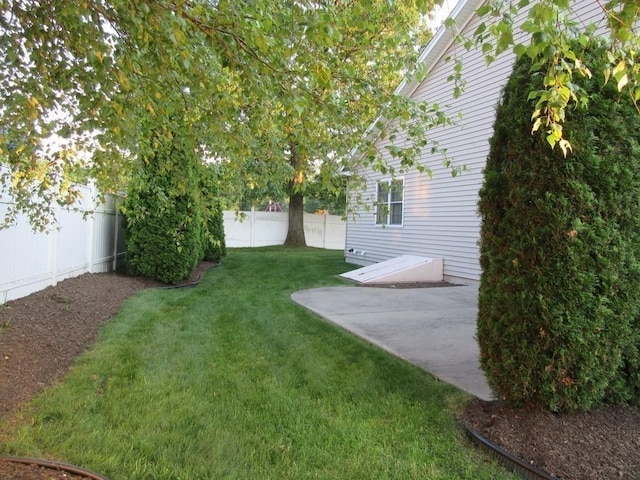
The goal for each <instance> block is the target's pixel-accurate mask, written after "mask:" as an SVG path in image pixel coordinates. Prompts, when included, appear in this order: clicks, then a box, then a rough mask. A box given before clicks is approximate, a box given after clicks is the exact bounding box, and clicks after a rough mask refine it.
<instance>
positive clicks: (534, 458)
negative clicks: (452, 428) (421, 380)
mask: <svg viewBox="0 0 640 480" xmlns="http://www.w3.org/2000/svg"><path fill="white" fill-rule="evenodd" d="M212 266H214V264H211V263H204V262H203V263H202V264H201V265H200V266H199V267H198V270H197V271H196V272H194V275H193V276H192V277H191V278H190V279H188V280H186V281H185V282H183V283H184V284H190V283H193V282H196V281H197V280H198V279H199V277H200V274H201V273H202V272H203V271H205V270H206V269H208V268H211V267H212ZM160 286H162V285H161V284H158V283H156V282H152V281H149V280H146V279H142V278H134V277H128V276H124V275H119V274H85V275H82V276H80V277H76V278H72V279H68V280H65V281H63V282H60V283H58V284H57V285H56V286H53V287H49V288H47V289H45V290H42V291H40V292H37V293H34V294H32V295H29V296H28V297H24V298H21V299H18V300H14V301H11V302H7V303H6V304H4V305H2V306H0V394H1V395H2V396H1V398H0V420H4V421H5V422H4V423H3V424H2V425H3V426H4V430H2V429H0V442H1V441H2V440H3V438H5V437H7V436H9V435H10V434H11V432H10V431H9V430H11V428H12V425H13V424H14V423H15V422H19V420H18V418H17V415H16V414H17V412H18V410H19V408H20V406H21V405H22V404H23V403H24V402H25V401H27V400H29V399H30V398H31V397H33V396H34V395H36V394H37V393H39V392H41V391H42V390H43V389H45V388H46V387H47V386H49V385H51V384H52V383H54V382H55V381H57V380H59V379H61V378H62V377H64V375H65V374H66V373H67V372H68V370H69V368H70V367H71V365H72V364H73V362H74V360H75V358H76V357H77V356H78V355H79V354H81V353H82V352H83V351H85V350H86V349H87V348H89V347H90V346H91V344H92V343H93V342H95V340H96V338H97V334H98V332H99V331H100V329H101V328H102V326H103V325H104V324H105V322H107V321H108V319H109V318H111V317H112V316H113V315H114V314H115V313H117V311H118V310H119V309H120V306H121V305H122V303H123V302H124V301H125V300H126V299H127V298H128V297H130V296H131V295H133V294H134V293H136V292H138V291H139V290H142V289H145V288H150V287H160ZM418 286H420V287H433V286H442V285H434V284H428V285H427V284H424V285H417V284H414V285H412V286H411V287H409V286H408V285H407V284H397V286H396V287H395V288H416V287H418ZM387 288H389V286H387ZM392 288H394V287H392ZM460 421H461V422H463V421H466V422H467V423H468V424H469V425H470V426H471V427H472V428H473V429H474V430H476V431H477V432H478V433H480V434H481V435H483V436H484V437H486V438H488V439H489V440H490V441H492V442H493V443H495V444H497V445H500V446H501V447H503V448H505V449H506V450H508V451H509V452H511V453H513V454H515V455H518V456H520V457H521V458H523V459H526V460H527V461H529V462H532V463H534V464H536V465H537V466H539V467H541V468H543V469H544V470H545V471H547V472H549V473H552V474H554V475H556V476H557V477H558V478H562V479H565V480H595V479H597V480H602V479H617V480H638V479H640V410H639V409H637V408H624V407H608V408H605V409H602V410H599V411H595V412H590V413H588V414H571V415H567V414H563V415H556V414H552V413H550V412H547V411H543V410H532V409H517V408H512V407H509V406H507V405H505V404H504V403H502V402H499V401H495V402H483V401H480V400H475V401H473V402H471V403H470V404H469V406H468V407H467V408H466V410H465V411H464V412H463V414H462V415H461V418H460ZM0 448H1V447H0ZM16 468H18V469H19V470H20V471H18V473H15V469H16ZM54 473H55V472H54ZM55 474H56V475H58V476H55V475H54V474H53V473H52V471H51V469H45V470H43V469H41V468H38V467H29V466H27V467H26V468H24V467H16V465H15V464H9V463H8V462H3V461H0V478H1V479H3V480H52V479H53V480H62V479H65V480H85V478H84V477H80V476H75V475H72V474H69V473H64V472H57V473H55Z"/></svg>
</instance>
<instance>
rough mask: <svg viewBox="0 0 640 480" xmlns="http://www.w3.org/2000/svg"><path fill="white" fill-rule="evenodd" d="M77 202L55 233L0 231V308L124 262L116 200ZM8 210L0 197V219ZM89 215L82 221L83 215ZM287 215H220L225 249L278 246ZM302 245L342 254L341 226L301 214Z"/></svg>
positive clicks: (20, 227)
mask: <svg viewBox="0 0 640 480" xmlns="http://www.w3.org/2000/svg"><path fill="white" fill-rule="evenodd" d="M82 193H83V198H82V200H81V202H80V203H79V204H78V205H77V210H71V209H64V208H59V209H58V211H57V213H56V217H57V219H58V225H59V228H58V229H54V230H52V231H51V232H49V233H34V232H33V231H32V230H31V226H30V225H29V223H28V221H27V219H26V217H24V216H22V215H21V216H20V217H19V218H18V223H17V225H15V226H12V227H10V228H8V229H5V230H0V305H1V304H3V303H5V302H7V301H9V300H14V299H16V298H20V297H24V296H26V295H29V294H30V293H33V292H37V291H39V290H42V289H44V288H46V287H48V286H50V285H55V284H56V283H58V282H59V281H61V280H64V279H65V278H71V277H75V276H78V275H82V274H83V273H87V272H89V273H98V272H108V271H112V270H114V269H115V268H116V263H117V261H118V260H120V259H122V258H123V257H124V254H125V251H126V244H125V238H124V233H123V231H122V226H121V223H122V217H121V216H120V215H119V214H118V211H117V209H116V199H115V197H113V196H108V197H107V200H106V203H105V204H101V205H94V203H93V198H94V197H95V192H94V191H93V190H92V189H90V188H88V187H87V188H84V187H83V188H82ZM7 208H8V205H7V203H6V197H2V196H0V218H4V214H5V212H6V210H7ZM89 211H93V212H94V213H93V215H89V216H87V217H86V218H83V212H89ZM288 222H289V220H288V214H287V213H282V212H256V211H252V212H244V218H243V219H241V218H240V217H239V216H238V215H236V213H235V212H229V211H227V212H224V229H225V236H226V244H227V247H229V248H234V247H261V246H267V245H282V244H283V243H284V241H285V238H286V237H287V227H288ZM304 230H305V236H306V240H307V245H309V246H311V247H317V248H326V249H333V250H342V249H344V245H345V232H346V226H345V222H344V221H343V220H342V219H341V218H340V217H338V216H334V215H314V214H309V213H305V216H304Z"/></svg>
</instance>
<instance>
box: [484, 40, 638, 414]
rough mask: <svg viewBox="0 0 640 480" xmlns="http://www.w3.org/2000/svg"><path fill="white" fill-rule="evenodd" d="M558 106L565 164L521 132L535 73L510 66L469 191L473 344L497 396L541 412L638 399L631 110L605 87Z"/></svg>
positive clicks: (599, 77) (594, 66)
mask: <svg viewBox="0 0 640 480" xmlns="http://www.w3.org/2000/svg"><path fill="white" fill-rule="evenodd" d="M603 58H606V55H605V54H604V52H603V50H602V48H601V47H599V46H595V47H590V48H589V49H588V50H587V51H586V52H585V54H584V58H583V62H584V63H585V64H586V65H587V66H588V67H589V68H590V69H591V71H592V72H593V73H594V77H593V78H591V79H589V78H580V77H575V78H574V79H573V81H574V82H577V83H579V84H580V85H581V86H582V87H583V88H584V89H585V90H586V91H588V92H590V93H592V97H591V99H590V101H589V104H588V108H575V109H571V110H570V111H567V119H566V124H565V127H564V128H565V133H566V136H567V138H568V140H569V141H570V142H571V144H572V145H573V152H572V153H570V154H569V155H568V156H567V157H566V158H564V157H563V155H562V153H561V152H560V151H559V149H558V148H556V149H554V150H552V149H551V148H549V145H548V144H547V142H546V140H545V138H544V137H543V136H542V135H540V134H534V135H532V133H531V111H532V108H533V105H532V104H531V102H530V101H528V100H527V98H528V94H529V92H531V91H532V90H540V89H542V81H543V79H542V76H541V75H539V74H536V73H535V71H533V70H532V63H531V61H528V60H527V59H524V60H522V61H518V62H517V63H516V65H515V68H514V71H513V74H512V75H511V77H510V79H509V81H508V83H507V85H506V87H505V89H504V93H503V97H502V100H501V102H500V105H499V107H498V110H497V116H496V121H495V126H494V135H493V137H492V139H491V141H490V147H491V148H490V153H489V157H488V159H487V165H486V169H485V172H484V185H483V187H482V189H481V191H480V201H479V212H480V215H481V217H482V227H481V243H480V250H481V255H480V262H481V265H482V270H483V271H482V277H481V282H480V296H479V317H478V341H479V344H480V350H481V364H482V368H483V369H484V371H485V373H486V375H487V378H488V380H489V384H490V385H491V386H492V388H493V389H494V391H495V393H496V394H497V395H498V397H500V398H504V399H506V400H508V401H510V402H512V403H516V404H526V405H535V406H542V407H545V408H548V409H550V410H553V411H570V410H588V409H590V408H594V407H596V406H598V405H601V404H603V403H627V402H633V403H640V396H639V395H638V393H639V392H640V365H639V363H640V362H639V347H640V322H639V321H638V314H639V311H640V310H639V308H640V294H639V292H640V266H639V258H640V168H638V165H639V163H640V145H639V143H638V142H639V141H640V115H639V114H638V111H637V110H636V108H635V107H634V105H633V103H632V101H631V99H630V98H629V96H628V95H629V94H628V93H622V94H621V93H619V92H618V91H617V88H616V85H615V82H614V81H609V82H608V83H607V82H605V79H604V78H603V74H602V72H603V71H604V70H605V66H604V65H603V64H602V59H603Z"/></svg>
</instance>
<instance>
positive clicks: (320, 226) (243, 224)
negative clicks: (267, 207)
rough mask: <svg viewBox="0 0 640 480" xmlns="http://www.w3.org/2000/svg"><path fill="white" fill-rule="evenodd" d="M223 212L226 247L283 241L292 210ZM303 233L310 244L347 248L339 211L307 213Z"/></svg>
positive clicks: (331, 247) (335, 248) (333, 248)
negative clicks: (325, 213)
mask: <svg viewBox="0 0 640 480" xmlns="http://www.w3.org/2000/svg"><path fill="white" fill-rule="evenodd" d="M242 213H243V217H244V218H242V217H240V216H239V215H236V213H235V212H230V211H225V212H224V233H225V239H226V243H227V247H229V248H234V247H264V246H267V245H282V244H283V243H284V241H285V239H286V238H287V228H288V226H289V214H288V213H285V212H257V211H255V210H253V211H251V212H242ZM304 234H305V238H306V240H307V245H309V246H310V247H317V248H326V249H329V250H344V245H345V235H346V223H345V221H344V220H342V218H340V217H338V216H336V215H315V214H313V213H305V214H304Z"/></svg>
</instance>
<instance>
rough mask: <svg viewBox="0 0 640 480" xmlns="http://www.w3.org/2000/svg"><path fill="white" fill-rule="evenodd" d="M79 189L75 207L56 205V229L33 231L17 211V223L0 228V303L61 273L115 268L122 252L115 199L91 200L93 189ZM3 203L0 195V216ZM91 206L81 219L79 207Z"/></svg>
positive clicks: (56, 278) (69, 274) (68, 274)
mask: <svg viewBox="0 0 640 480" xmlns="http://www.w3.org/2000/svg"><path fill="white" fill-rule="evenodd" d="M81 190H82V200H81V201H80V202H79V204H78V205H77V208H78V210H79V211H74V210H70V209H66V208H59V209H58V211H57V213H56V217H57V219H58V224H59V228H58V229H54V230H52V231H51V232H49V233H34V232H33V231H32V230H31V226H30V225H29V223H28V221H27V218H26V217H25V216H22V215H21V216H20V217H19V218H18V223H17V225H14V226H12V227H10V228H8V229H4V230H0V304H2V303H4V302H7V301H8V300H13V299H16V298H20V297H24V296H26V295H29V294H30V293H33V292H36V291H38V290H42V289H43V288H46V287H48V286H49V285H55V284H56V283H58V282H59V281H61V280H64V279H65V278H70V277H75V276H78V275H81V274H83V273H86V272H91V273H94V272H107V271H111V270H113V269H115V266H116V261H117V260H118V259H119V258H120V257H122V256H123V255H124V252H125V242H124V235H123V233H122V230H121V225H120V224H121V216H120V215H118V213H117V210H116V205H115V198H114V197H113V196H109V197H108V198H107V201H106V203H105V204H102V205H94V203H93V198H94V196H95V192H94V191H93V190H92V189H91V188H88V187H86V188H85V187H82V189H81ZM7 208H8V205H7V203H6V196H4V197H3V196H0V218H2V219H3V218H4V214H5V212H6V211H7ZM92 210H93V211H94V214H93V215H89V216H87V217H86V218H83V212H88V211H92Z"/></svg>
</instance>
